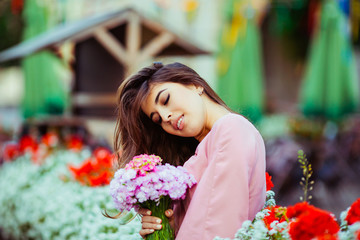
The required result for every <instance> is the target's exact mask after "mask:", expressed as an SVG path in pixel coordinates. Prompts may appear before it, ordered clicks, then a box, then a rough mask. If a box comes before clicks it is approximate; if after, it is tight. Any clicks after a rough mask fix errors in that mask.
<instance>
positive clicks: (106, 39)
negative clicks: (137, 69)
mask: <svg viewBox="0 0 360 240" xmlns="http://www.w3.org/2000/svg"><path fill="white" fill-rule="evenodd" d="M94 37H95V39H96V40H97V41H98V42H99V43H100V44H101V45H103V47H104V48H105V49H106V50H107V51H108V52H109V53H110V54H111V55H112V56H113V57H114V58H115V59H116V60H117V61H118V62H119V63H120V64H124V65H125V66H127V65H128V61H127V58H128V55H127V53H126V50H125V49H124V47H123V46H122V45H121V43H120V42H119V41H118V40H117V39H116V38H115V37H114V36H113V35H112V34H111V33H109V32H108V30H107V29H105V28H104V27H99V28H97V29H96V30H95V31H94Z"/></svg>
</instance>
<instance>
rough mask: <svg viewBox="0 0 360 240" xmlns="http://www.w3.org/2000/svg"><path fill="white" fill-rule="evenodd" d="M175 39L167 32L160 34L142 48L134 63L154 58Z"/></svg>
mask: <svg viewBox="0 0 360 240" xmlns="http://www.w3.org/2000/svg"><path fill="white" fill-rule="evenodd" d="M175 39H176V37H175V36H174V34H172V33H170V32H167V31H164V32H162V33H161V34H159V35H158V36H157V37H155V38H154V39H153V40H151V41H150V42H149V43H148V44H147V45H146V46H145V47H144V49H143V50H142V51H141V52H140V55H139V56H138V58H137V59H136V61H137V62H142V61H144V60H146V59H149V58H151V57H155V55H156V54H158V53H159V52H160V51H161V50H163V49H164V48H166V47H167V46H169V45H170V44H171V43H172V42H174V41H175Z"/></svg>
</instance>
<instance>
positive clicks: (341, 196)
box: [0, 0, 360, 233]
mask: <svg viewBox="0 0 360 240" xmlns="http://www.w3.org/2000/svg"><path fill="white" fill-rule="evenodd" d="M359 31H360V0H286V1H285V0H226V1H220V0H77V1H70V0H1V1H0V151H1V152H0V164H2V165H4V166H5V165H6V164H10V162H12V161H14V159H16V158H17V157H18V156H20V155H21V154H20V152H21V150H19V149H18V148H16V147H15V148H10V147H9V146H15V145H16V144H20V142H21V139H22V138H23V137H24V136H25V137H28V136H31V137H32V139H33V140H34V141H35V142H39V141H42V140H41V139H43V137H44V136H49V135H46V134H49V133H50V134H54V135H55V136H57V137H58V139H59V141H64V142H66V141H67V140H68V139H69V136H70V134H73V135H76V136H77V137H78V139H80V140H79V141H81V142H82V143H83V144H84V145H85V146H88V147H89V148H90V149H95V148H96V147H99V146H100V147H103V148H106V149H108V150H109V151H112V142H113V134H114V127H115V119H116V111H115V110H116V106H115V103H116V91H117V88H118V86H119V85H120V83H121V81H122V80H123V79H124V78H126V77H127V76H129V75H130V74H131V73H133V72H135V71H136V70H138V69H139V68H141V67H144V66H147V65H150V64H151V63H152V62H154V61H161V62H163V63H171V62H174V61H179V62H182V63H184V64H186V65H188V66H190V67H192V68H193V69H195V70H196V71H197V72H198V73H199V74H200V75H201V76H202V77H203V78H204V79H206V80H207V81H208V82H209V83H210V85H211V86H212V87H213V88H214V89H215V90H216V92H218V93H219V95H220V97H222V99H224V100H225V102H226V103H227V104H228V105H229V106H230V107H231V108H232V109H233V110H235V111H237V112H239V113H240V114H243V115H244V116H246V117H247V118H248V119H250V120H251V121H252V122H253V123H254V124H255V125H256V126H257V128H258V129H259V131H260V132H261V133H262V135H263V137H264V139H265V143H266V151H267V170H268V172H269V173H270V174H271V175H272V180H273V182H274V185H275V187H274V191H275V193H276V199H277V203H278V204H279V205H284V206H288V205H292V204H294V203H296V202H299V201H300V200H299V197H300V196H302V195H303V190H302V189H301V186H300V185H299V181H300V179H301V177H302V170H301V169H300V164H299V162H298V158H297V157H298V150H300V149H302V150H304V152H305V154H306V155H307V158H308V160H309V162H310V164H311V165H312V168H313V174H312V176H311V179H312V180H314V181H315V183H314V185H313V187H314V190H312V191H311V195H312V199H311V200H310V202H311V204H314V205H315V206H317V207H320V208H323V209H325V210H328V211H331V212H333V213H334V214H335V215H336V216H339V214H340V212H341V211H343V210H345V209H346V208H347V207H348V206H349V205H350V204H351V203H352V202H353V201H355V200H356V199H357V198H358V197H360V184H359V180H358V179H359V176H360V115H359V99H360V98H359V81H360V80H359V73H360V34H359ZM71 141H72V143H73V144H74V141H75V140H74V139H73V140H71ZM42 143H43V142H42ZM11 144H12V145H11ZM30 145H31V144H30ZM65 145H66V144H65ZM25 146H28V145H26V144H25ZM58 146H60V144H59V145H58ZM67 146H68V145H67ZM25 148H26V147H25ZM9 149H12V150H11V151H10V150H9ZM14 149H15V150H14ZM1 168H2V166H1V165H0V169H1ZM3 171H4V170H3ZM19 174H21V172H19ZM0 178H1V173H0ZM3 181H4V182H6V181H7V180H6V179H3ZM2 194H3V193H1V192H0V195H2ZM1 226H4V223H1V220H0V229H1ZM3 229H4V227H3ZM0 233H1V231H0Z"/></svg>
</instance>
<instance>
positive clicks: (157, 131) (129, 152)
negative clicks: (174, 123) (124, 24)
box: [114, 63, 227, 167]
mask: <svg viewBox="0 0 360 240" xmlns="http://www.w3.org/2000/svg"><path fill="white" fill-rule="evenodd" d="M163 82H174V83H181V84H184V85H192V84H193V85H195V86H201V87H203V88H204V93H205V94H207V95H208V96H209V97H210V99H212V100H213V101H214V102H216V103H218V104H220V105H222V106H224V107H226V108H227V106H226V104H225V103H224V102H223V101H222V100H221V99H220V97H219V96H218V95H217V94H216V93H215V92H214V91H213V90H212V89H211V87H210V86H209V85H208V84H207V82H206V81H205V80H204V79H202V78H201V77H200V76H199V75H198V74H197V73H196V72H195V71H194V70H193V69H191V68H189V67H187V66H185V65H183V64H181V63H172V64H167V65H162V63H154V64H153V65H152V66H149V67H145V68H143V69H141V70H140V71H139V72H138V73H137V74H134V75H133V76H131V77H130V78H128V79H126V80H124V82H123V83H122V84H121V85H120V87H119V91H118V102H117V104H118V108H117V111H118V117H117V123H116V129H115V141H114V149H115V152H116V153H117V154H118V164H119V167H123V166H125V164H126V163H128V162H129V161H130V160H131V159H132V158H133V157H134V156H135V155H139V154H155V155H158V156H160V157H161V158H163V161H164V162H167V163H170V164H172V165H175V166H178V165H183V164H184V162H185V161H186V160H187V159H189V158H190V157H191V156H192V155H193V154H194V153H195V149H196V147H197V145H198V144H199V142H198V141H197V140H196V139H195V138H193V137H189V138H187V137H179V136H175V135H171V134H168V133H167V132H165V131H164V130H163V129H162V128H161V126H159V125H158V124H155V123H154V122H153V121H151V120H150V118H149V117H148V116H146V115H145V114H144V112H143V111H142V110H141V103H142V102H143V101H144V100H145V99H146V97H147V96H148V94H149V91H150V86H152V84H157V83H163Z"/></svg>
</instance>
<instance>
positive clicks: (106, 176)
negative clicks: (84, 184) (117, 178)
mask: <svg viewBox="0 0 360 240" xmlns="http://www.w3.org/2000/svg"><path fill="white" fill-rule="evenodd" d="M112 177H113V174H111V173H109V172H102V173H101V174H100V175H98V176H90V177H89V184H90V186H92V187H97V186H102V185H108V184H110V180H111V178H112Z"/></svg>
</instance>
